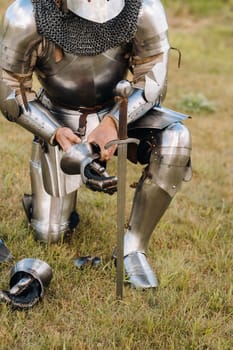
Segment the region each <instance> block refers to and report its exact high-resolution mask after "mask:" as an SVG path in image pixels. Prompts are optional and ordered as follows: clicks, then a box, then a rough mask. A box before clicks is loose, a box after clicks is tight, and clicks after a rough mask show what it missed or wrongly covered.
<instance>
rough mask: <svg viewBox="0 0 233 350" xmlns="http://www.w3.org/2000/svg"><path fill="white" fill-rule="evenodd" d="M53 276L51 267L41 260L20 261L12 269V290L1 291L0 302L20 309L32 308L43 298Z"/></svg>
mask: <svg viewBox="0 0 233 350" xmlns="http://www.w3.org/2000/svg"><path fill="white" fill-rule="evenodd" d="M52 275H53V274H52V269H51V267H50V266H49V265H48V264H47V263H45V262H43V261H41V260H39V259H32V258H26V259H23V260H20V261H19V262H17V263H16V264H15V266H13V268H12V269H11V272H10V290H9V291H5V290H3V291H0V301H2V302H6V303H8V304H11V305H12V306H13V307H15V308H19V309H25V308H30V307H32V306H34V305H35V304H36V303H37V302H38V301H39V300H41V299H42V298H43V296H44V287H46V286H48V285H49V283H50V281H51V279H52Z"/></svg>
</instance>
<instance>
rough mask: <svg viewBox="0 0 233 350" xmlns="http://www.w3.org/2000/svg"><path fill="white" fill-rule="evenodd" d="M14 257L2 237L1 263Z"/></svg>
mask: <svg viewBox="0 0 233 350" xmlns="http://www.w3.org/2000/svg"><path fill="white" fill-rule="evenodd" d="M13 259H14V257H13V255H12V254H11V252H10V250H9V249H8V248H7V247H6V245H5V243H4V241H3V240H2V239H0V263H1V262H3V261H5V262H8V261H10V260H13Z"/></svg>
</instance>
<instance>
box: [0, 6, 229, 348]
mask: <svg viewBox="0 0 233 350" xmlns="http://www.w3.org/2000/svg"><path fill="white" fill-rule="evenodd" d="M7 3H9V1H8V2H7V1H2V0H0V5H1V7H0V11H1V14H2V13H3V10H4V8H5V7H6V5H7ZM165 3H166V5H167V9H168V20H169V24H170V41H171V45H172V46H174V47H178V48H179V49H180V50H181V52H182V64H181V68H180V69H178V68H177V57H178V56H177V53H176V52H175V51H171V58H170V66H169V88H168V94H167V98H166V103H165V105H166V106H167V107H169V108H173V109H176V110H180V111H181V112H187V113H190V114H191V115H192V119H189V120H188V121H186V123H185V124H186V125H187V126H188V127H189V128H190V130H191V132H192V139H193V152H192V163H193V179H192V181H191V182H189V183H184V184H183V187H182V190H181V192H180V193H179V194H178V195H177V196H176V197H175V199H174V201H173V202H172V204H171V206H170V208H169V210H168V211H167V212H166V214H165V215H164V217H163V219H162V220H161V222H160V224H159V225H158V227H157V228H156V230H155V232H154V234H153V237H152V240H151V242H150V247H149V251H148V257H149V260H150V262H151V265H152V266H153V268H154V269H155V270H156V271H157V274H158V277H159V281H160V286H159V288H158V289H157V290H156V292H154V291H153V292H152V291H146V292H139V291H135V290H133V289H131V288H129V287H127V286H126V287H125V288H124V298H123V301H122V302H120V303H119V302H117V301H116V298H115V268H114V266H113V264H112V261H111V254H112V249H113V247H114V246H115V243H116V237H115V236H116V235H115V231H116V224H115V221H116V220H115V218H116V196H115V195H114V196H106V195H103V194H99V193H93V192H91V191H89V190H87V189H85V188H82V189H81V191H80V194H79V197H78V204H77V208H78V211H79V214H80V216H81V223H80V226H79V227H78V229H77V230H76V232H75V234H74V236H73V237H72V238H71V239H70V241H69V242H65V243H60V244H57V245H44V244H39V243H37V242H35V241H34V239H33V237H32V234H31V232H30V231H29V230H28V228H27V226H26V223H25V218H24V213H23V210H22V207H21V197H22V194H23V193H24V192H26V193H27V192H29V191H30V188H29V174H28V161H29V157H30V144H31V139H32V137H31V135H30V134H29V133H28V132H26V131H25V130H23V129H22V128H20V127H19V126H17V125H15V124H13V123H9V122H7V121H6V120H5V119H4V118H0V132H1V136H0V138H1V139H0V159H1V163H0V238H2V239H4V240H5V243H6V244H7V246H8V247H9V248H10V249H11V252H12V253H13V255H14V257H15V261H18V260H20V259H22V258H25V257H37V258H40V259H42V260H44V261H46V262H47V263H49V264H50V265H51V267H52V269H53V273H54V276H53V279H52V281H51V284H50V286H49V288H48V289H46V291H45V297H44V299H43V300H42V302H41V303H38V304H37V305H36V306H35V307H34V308H32V309H30V310H28V311H12V310H11V308H9V306H7V305H5V304H0V313H1V326H0V350H13V349H14V350H16V349H17V350H31V349H33V350H42V349H43V350H55V349H56V350H67V349H69V350H71V349H72V350H73V349H74V350H76V349H77V350H97V349H101V350H102V349H104V350H114V349H117V350H139V349H145V350H231V349H233V273H232V270H233V243H232V242H233V228H232V224H233V206H232V198H233V177H232V168H233V144H232V134H233V113H232V96H233V84H232V72H233V60H232V47H233V26H232V23H233V22H232V19H233V2H232V0H231V1H223V0H222V1H220V0H211V1H210V0H206V1H201V0H193V1H191V0H189V1H186V2H185V5H184V4H183V1H182V0H173V1H168V0H167V1H165ZM115 171H116V163H115V160H113V161H111V162H110V168H109V172H110V173H115ZM140 172H141V170H140V167H139V166H137V165H132V164H129V165H128V174H127V185H128V193H127V214H128V213H129V209H130V204H131V201H132V197H133V190H132V189H130V187H129V184H130V183H132V182H134V181H137V179H138V176H139V174H140ZM79 254H80V255H87V254H94V255H97V256H100V257H101V258H102V264H101V266H100V267H99V268H98V269H91V268H88V269H86V270H85V271H80V270H77V268H76V267H75V266H74V258H75V257H76V256H77V255H79ZM12 266H13V263H8V264H1V265H0V289H8V288H9V286H8V283H9V272H10V268H11V267H12Z"/></svg>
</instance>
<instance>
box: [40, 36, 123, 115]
mask: <svg viewBox="0 0 233 350" xmlns="http://www.w3.org/2000/svg"><path fill="white" fill-rule="evenodd" d="M127 50H128V49H127V46H122V47H118V48H114V49H110V50H108V51H106V52H105V53H103V54H100V55H97V56H90V57H87V56H75V55H73V54H68V53H64V55H63V58H62V60H61V61H60V62H59V63H56V62H55V59H54V57H55V54H54V45H53V44H51V43H50V44H48V47H47V50H46V53H45V54H44V55H43V57H42V58H41V59H40V60H39V61H38V63H37V68H38V69H37V75H38V78H39V81H40V83H41V84H42V86H43V88H44V90H45V91H46V94H47V95H48V96H49V98H50V99H51V100H52V101H53V102H54V103H57V104H59V105H61V106H67V107H69V108H73V109H76V108H77V107H79V106H85V107H93V106H96V105H102V104H105V103H106V101H109V100H111V99H112V98H113V96H114V88H115V85H116V84H117V82H118V81H119V80H121V79H123V78H124V77H125V75H126V73H127V67H128V61H127V58H125V57H126V53H127Z"/></svg>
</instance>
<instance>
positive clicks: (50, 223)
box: [30, 142, 78, 242]
mask: <svg viewBox="0 0 233 350" xmlns="http://www.w3.org/2000/svg"><path fill="white" fill-rule="evenodd" d="M39 147H40V145H39V144H38V143H37V142H33V152H32V160H31V162H30V174H31V187H32V215H31V221H30V226H31V227H32V229H33V231H34V236H35V239H37V240H41V241H45V242H57V241H59V240H60V239H61V238H62V236H63V235H64V234H66V233H68V232H69V231H70V230H71V225H72V223H71V217H72V215H74V213H75V206H76V198H77V191H74V192H71V193H69V194H67V195H65V196H61V197H55V196H51V195H49V194H48V193H47V192H46V191H45V188H44V185H43V179H42V171H41V163H40V158H39V151H38V150H39ZM76 215H77V214H76ZM77 223H78V221H77Z"/></svg>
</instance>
